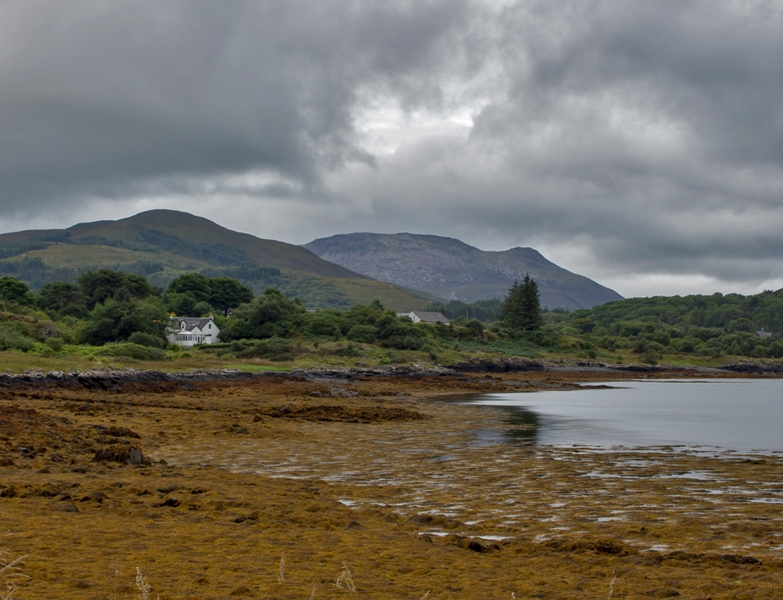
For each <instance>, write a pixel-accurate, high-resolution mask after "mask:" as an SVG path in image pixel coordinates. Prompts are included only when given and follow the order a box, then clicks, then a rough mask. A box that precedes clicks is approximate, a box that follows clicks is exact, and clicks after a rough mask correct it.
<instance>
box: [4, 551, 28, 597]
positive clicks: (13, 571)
mask: <svg viewBox="0 0 783 600" xmlns="http://www.w3.org/2000/svg"><path fill="white" fill-rule="evenodd" d="M6 556H7V553H6V552H5V551H4V550H0V576H2V580H3V583H5V591H0V600H13V597H14V594H15V593H16V590H17V589H18V588H17V587H16V584H15V583H14V582H13V581H11V578H12V577H14V576H18V575H19V573H17V571H18V570H19V567H18V566H17V565H18V564H19V563H20V562H22V561H23V560H24V559H25V558H27V556H28V555H24V556H20V557H19V558H16V559H14V560H12V561H9V560H8V559H7V558H6Z"/></svg>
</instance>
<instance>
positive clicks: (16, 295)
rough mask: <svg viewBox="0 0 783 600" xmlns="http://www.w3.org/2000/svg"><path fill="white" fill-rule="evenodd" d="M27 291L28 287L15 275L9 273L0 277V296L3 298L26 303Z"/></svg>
mask: <svg viewBox="0 0 783 600" xmlns="http://www.w3.org/2000/svg"><path fill="white" fill-rule="evenodd" d="M29 291H30V288H29V287H27V285H25V284H24V283H22V282H21V281H19V280H18V279H17V278H16V277H11V276H9V275H6V276H5V277H0V298H2V299H3V300H8V301H9V302H17V303H20V304H26V303H27V292H29Z"/></svg>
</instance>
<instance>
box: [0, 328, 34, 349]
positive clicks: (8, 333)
mask: <svg viewBox="0 0 783 600" xmlns="http://www.w3.org/2000/svg"><path fill="white" fill-rule="evenodd" d="M33 346H35V340H34V339H32V338H29V337H27V336H26V335H24V334H22V333H20V332H19V331H18V330H16V329H14V328H13V327H9V326H7V325H3V326H2V327H0V349H2V350H21V351H22V352H27V351H28V350H31V349H32V348H33Z"/></svg>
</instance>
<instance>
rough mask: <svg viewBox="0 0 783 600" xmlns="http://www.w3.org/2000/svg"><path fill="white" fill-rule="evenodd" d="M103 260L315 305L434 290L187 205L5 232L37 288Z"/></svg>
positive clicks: (392, 300) (3, 268) (19, 268)
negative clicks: (271, 291)
mask: <svg viewBox="0 0 783 600" xmlns="http://www.w3.org/2000/svg"><path fill="white" fill-rule="evenodd" d="M99 268H109V269H116V270H120V271H126V272H133V273H139V274H141V275H144V276H146V277H147V278H148V279H149V280H150V282H151V283H153V284H155V285H159V286H165V285H166V284H168V282H169V281H171V280H172V279H174V278H175V277H176V276H177V275H179V274H181V273H184V272H189V271H198V272H202V273H204V274H206V275H208V276H216V275H228V276H230V277H235V278H236V279H239V280H240V281H242V282H243V283H245V284H246V285H248V286H249V287H251V288H252V289H253V290H254V291H255V292H260V291H262V290H263V289H264V288H266V287H268V286H274V287H279V288H280V289H281V290H282V291H283V292H284V293H286V295H290V296H294V295H295V296H298V297H300V298H301V299H302V300H303V302H304V303H305V305H306V306H308V307H311V308H324V307H335V308H347V307H349V306H353V305H354V304H357V303H360V302H362V303H364V302H371V301H372V300H375V299H378V300H380V301H381V302H383V303H384V304H387V305H388V306H390V307H392V308H409V307H412V308H422V307H423V306H425V305H426V304H427V302H428V301H429V300H430V299H431V298H432V297H431V296H430V295H429V294H416V293H412V292H411V291H410V290H404V289H400V288H398V287H397V286H394V285H390V284H388V283H384V282H380V281H375V280H373V279H372V278H370V277H367V276H365V275H360V274H358V273H355V272H353V271H351V270H349V269H347V268H345V267H341V266H339V265H336V264H334V263H330V262H328V261H325V260H323V259H321V258H319V257H318V256H316V255H315V254H313V253H312V252H310V251H309V250H307V249H306V248H303V247H301V246H295V245H293V244H286V243H284V242H278V241H274V240H264V239H260V238H257V237H255V236H253V235H250V234H246V233H238V232H236V231H232V230H230V229H226V228H225V227H221V226H220V225H218V224H217V223H213V222H212V221H210V220H208V219H204V218H202V217H197V216H195V215H191V214H189V213H185V212H180V211H173V210H151V211H147V212H143V213H139V214H137V215H134V216H132V217H129V218H127V219H120V220H118V221H95V222H92V223H80V224H78V225H74V226H72V227H69V228H67V229H50V230H35V231H19V232H14V233H6V234H3V235H0V275H13V276H15V277H18V278H19V279H21V280H22V281H25V282H26V283H27V284H28V285H30V287H32V288H33V289H37V288H40V287H41V286H43V285H45V284H46V283H49V282H52V281H71V280H73V279H75V278H76V277H77V276H78V275H79V274H80V273H83V272H85V271H88V270H94V269H99Z"/></svg>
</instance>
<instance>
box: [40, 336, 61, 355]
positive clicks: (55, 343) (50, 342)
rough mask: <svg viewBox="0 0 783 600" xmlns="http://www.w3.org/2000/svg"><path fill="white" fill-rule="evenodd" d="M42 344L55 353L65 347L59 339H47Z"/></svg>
mask: <svg viewBox="0 0 783 600" xmlns="http://www.w3.org/2000/svg"><path fill="white" fill-rule="evenodd" d="M44 343H45V344H46V345H47V346H49V348H51V349H52V350H54V351H55V352H59V351H60V350H62V349H63V346H65V342H63V341H62V340H61V339H60V338H49V339H47V340H46V341H45V342H44Z"/></svg>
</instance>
